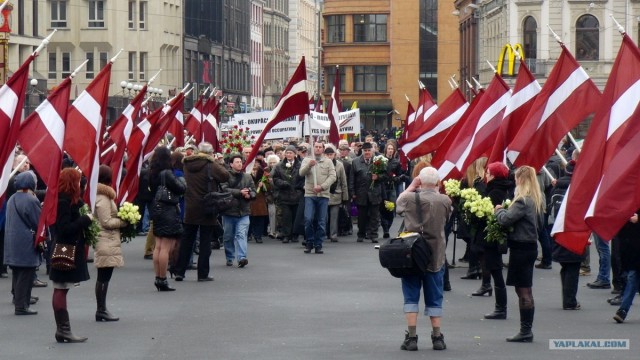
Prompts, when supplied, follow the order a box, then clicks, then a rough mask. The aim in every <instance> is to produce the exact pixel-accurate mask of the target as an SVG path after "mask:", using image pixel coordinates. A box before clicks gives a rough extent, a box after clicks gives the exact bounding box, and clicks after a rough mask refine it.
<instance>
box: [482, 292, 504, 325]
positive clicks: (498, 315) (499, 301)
mask: <svg viewBox="0 0 640 360" xmlns="http://www.w3.org/2000/svg"><path fill="white" fill-rule="evenodd" d="M493 290H495V292H496V308H495V310H493V312H492V313H491V314H486V315H485V316H484V318H485V319H493V320H495V319H500V320H503V319H506V318H507V288H506V287H504V286H503V287H497V286H495V287H494V288H493Z"/></svg>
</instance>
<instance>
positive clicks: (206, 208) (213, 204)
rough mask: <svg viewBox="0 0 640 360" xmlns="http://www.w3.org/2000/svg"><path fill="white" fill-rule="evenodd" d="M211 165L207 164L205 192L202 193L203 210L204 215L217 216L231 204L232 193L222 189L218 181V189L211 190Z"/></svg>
mask: <svg viewBox="0 0 640 360" xmlns="http://www.w3.org/2000/svg"><path fill="white" fill-rule="evenodd" d="M211 166H212V165H209V166H207V177H208V182H207V193H206V194H205V195H204V198H203V201H204V204H203V212H204V213H205V214H206V215H213V216H218V214H221V213H224V212H225V211H227V210H229V209H230V208H231V207H232V206H233V195H231V193H230V192H228V191H222V186H220V184H219V183H218V191H212V190H211V183H212V182H213V176H211Z"/></svg>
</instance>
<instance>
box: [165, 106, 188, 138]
mask: <svg viewBox="0 0 640 360" xmlns="http://www.w3.org/2000/svg"><path fill="white" fill-rule="evenodd" d="M183 109H184V102H183V106H181V107H180V109H178V111H177V112H176V114H175V116H174V117H173V118H172V119H171V120H169V121H170V124H169V129H167V131H169V132H170V133H171V135H173V141H172V144H173V146H174V147H183V146H184V115H183V114H182V111H183Z"/></svg>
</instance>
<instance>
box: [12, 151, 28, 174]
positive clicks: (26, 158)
mask: <svg viewBox="0 0 640 360" xmlns="http://www.w3.org/2000/svg"><path fill="white" fill-rule="evenodd" d="M27 160H29V158H28V157H26V156H25V157H24V159H22V161H20V164H18V166H16V168H15V169H13V171H12V172H11V174H9V179H11V178H12V177H13V175H15V174H16V173H17V172H18V170H20V168H21V167H22V165H24V163H26V162H27Z"/></svg>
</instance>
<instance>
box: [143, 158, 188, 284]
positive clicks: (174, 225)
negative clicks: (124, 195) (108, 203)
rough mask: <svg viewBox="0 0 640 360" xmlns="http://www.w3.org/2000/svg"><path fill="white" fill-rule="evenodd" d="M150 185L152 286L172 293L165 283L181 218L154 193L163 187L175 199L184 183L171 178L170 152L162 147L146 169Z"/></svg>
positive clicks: (182, 190)
mask: <svg viewBox="0 0 640 360" xmlns="http://www.w3.org/2000/svg"><path fill="white" fill-rule="evenodd" d="M149 185H150V187H151V192H152V193H153V194H154V199H153V200H152V202H151V209H150V211H151V221H153V236H155V238H156V247H155V249H154V250H153V269H154V270H155V273H156V281H155V286H156V289H158V291H175V289H174V288H172V287H170V286H169V283H168V281H167V267H168V265H169V252H170V251H171V249H172V248H173V246H174V242H176V241H178V239H180V236H181V235H182V218H181V216H180V207H179V205H178V204H168V203H164V202H162V201H159V199H158V196H157V195H158V194H157V191H158V189H159V188H160V186H161V185H164V186H165V187H166V188H167V189H168V190H169V191H170V192H171V193H172V195H173V196H175V197H180V196H182V195H184V193H185V190H186V184H185V183H184V179H182V178H176V177H175V175H173V170H172V166H171V150H169V149H168V148H166V147H164V146H161V147H158V148H156V149H155V151H154V153H153V157H152V158H151V165H150V170H149Z"/></svg>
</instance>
